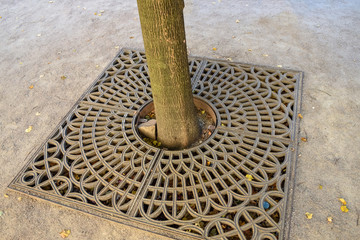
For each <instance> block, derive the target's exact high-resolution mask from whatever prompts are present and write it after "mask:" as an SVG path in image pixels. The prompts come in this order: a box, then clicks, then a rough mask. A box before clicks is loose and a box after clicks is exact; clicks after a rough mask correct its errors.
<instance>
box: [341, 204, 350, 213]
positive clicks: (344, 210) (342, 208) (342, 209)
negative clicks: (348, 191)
mask: <svg viewBox="0 0 360 240" xmlns="http://www.w3.org/2000/svg"><path fill="white" fill-rule="evenodd" d="M341 211H343V212H348V211H349V209H348V208H347V207H346V206H345V205H343V206H341Z"/></svg>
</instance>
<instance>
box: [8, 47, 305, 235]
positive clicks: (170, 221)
mask: <svg viewBox="0 0 360 240" xmlns="http://www.w3.org/2000/svg"><path fill="white" fill-rule="evenodd" d="M189 69H190V72H191V78H192V84H193V91H194V94H195V95H197V96H198V97H199V98H201V99H203V100H204V101H206V102H207V103H208V104H209V105H211V106H212V108H213V109H215V112H216V115H217V128H216V129H215V132H214V133H213V134H212V136H211V137H210V138H209V139H207V140H206V141H205V142H203V143H202V144H201V145H199V146H197V147H194V148H191V149H186V150H182V151H168V150H164V149H158V148H155V147H152V146H150V145H148V144H146V143H145V142H144V141H143V140H142V139H141V138H140V137H139V136H138V134H137V133H136V131H134V124H135V116H136V113H137V112H138V110H139V109H140V108H141V107H142V106H144V104H146V103H148V102H149V101H151V99H152V96H151V88H150V81H149V76H148V69H147V65H146V57H145V54H144V53H143V52H139V51H134V50H128V49H122V50H121V51H120V52H119V54H118V55H117V56H116V57H115V59H114V60H113V61H112V62H111V63H110V65H109V66H108V67H107V68H106V69H105V70H104V72H103V73H102V74H101V76H100V77H99V78H98V79H97V80H96V81H95V82H94V83H93V84H92V86H91V87H90V88H89V90H88V91H87V92H86V93H85V94H84V95H83V96H82V97H81V98H80V100H79V101H78V102H77V103H76V104H75V106H74V107H73V108H72V109H71V110H70V112H69V113H68V114H67V116H66V117H65V118H64V119H63V120H62V121H61V123H60V124H59V125H58V127H57V128H56V129H55V131H54V132H53V133H52V134H51V135H50V137H49V138H48V139H47V140H46V142H45V143H44V144H43V145H42V146H41V147H40V148H39V150H38V151H37V152H36V153H35V154H34V155H33V156H32V157H31V158H30V160H29V162H28V163H27V164H26V166H25V167H24V168H23V170H22V171H21V172H20V173H19V174H18V175H17V176H16V177H15V179H14V180H13V181H12V182H11V184H10V185H9V187H10V188H11V189H14V190H17V191H21V192H24V193H27V194H30V195H33V196H35V197H39V198H43V199H47V200H50V201H52V202H55V203H57V204H61V205H64V206H67V207H71V208H75V209H78V210H81V211H84V212H88V213H91V214H94V215H97V216H100V217H103V218H107V219H110V220H113V221H117V222H121V223H124V224H128V225H134V226H136V227H139V228H142V229H145V230H149V231H153V232H156V233H159V234H163V235H166V236H169V237H173V238H179V239H184V238H190V239H197V238H198V239H202V238H210V239H211V238H214V239H280V238H282V237H284V235H285V234H286V231H285V230H286V229H285V225H284V224H285V219H286V217H287V211H288V210H286V208H287V209H289V206H290V203H291V201H290V200H291V194H290V193H289V192H290V190H289V186H290V185H291V180H292V173H293V171H292V168H293V166H294V161H295V152H294V151H295V147H296V141H297V134H296V133H297V127H296V124H297V123H296V116H297V113H298V111H299V110H298V109H299V102H300V96H299V94H300V92H301V91H300V88H301V81H302V73H301V72H298V71H292V70H283V69H274V68H269V67H261V66H255V65H249V64H241V63H229V62H223V61H215V60H209V59H205V58H190V61H189Z"/></svg>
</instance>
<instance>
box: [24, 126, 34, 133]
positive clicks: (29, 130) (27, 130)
mask: <svg viewBox="0 0 360 240" xmlns="http://www.w3.org/2000/svg"><path fill="white" fill-rule="evenodd" d="M32 128H33V126H29V127H28V128H27V129H26V130H25V132H27V133H28V132H31V130H32Z"/></svg>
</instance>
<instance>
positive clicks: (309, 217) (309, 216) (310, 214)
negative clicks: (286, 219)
mask: <svg viewBox="0 0 360 240" xmlns="http://www.w3.org/2000/svg"><path fill="white" fill-rule="evenodd" d="M305 215H306V218H307V219H312V216H313V214H312V213H308V212H307V213H305Z"/></svg>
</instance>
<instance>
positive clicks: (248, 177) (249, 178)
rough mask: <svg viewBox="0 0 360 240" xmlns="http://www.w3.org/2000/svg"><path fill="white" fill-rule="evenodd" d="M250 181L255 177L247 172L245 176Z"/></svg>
mask: <svg viewBox="0 0 360 240" xmlns="http://www.w3.org/2000/svg"><path fill="white" fill-rule="evenodd" d="M245 177H246V178H247V179H248V180H249V181H252V180H253V179H254V178H253V176H251V175H250V174H246V176H245Z"/></svg>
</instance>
